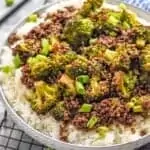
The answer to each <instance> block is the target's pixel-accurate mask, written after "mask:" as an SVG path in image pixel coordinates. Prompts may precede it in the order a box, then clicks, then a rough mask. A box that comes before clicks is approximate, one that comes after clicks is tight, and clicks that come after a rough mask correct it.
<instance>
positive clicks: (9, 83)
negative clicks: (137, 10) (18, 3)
mask: <svg viewBox="0 0 150 150" xmlns="http://www.w3.org/2000/svg"><path fill="white" fill-rule="evenodd" d="M82 2H83V0H82V1H81V0H80V2H79V0H70V1H69V2H67V3H66V2H63V3H61V4H59V6H58V5H57V6H52V8H50V9H48V10H46V12H49V11H51V12H53V11H55V10H57V9H60V6H61V7H64V6H69V5H71V4H74V5H76V6H77V7H79V5H81V3H82ZM104 7H109V8H112V9H119V8H118V7H117V6H114V5H110V4H105V5H104ZM43 16H44V15H43ZM139 20H140V22H141V23H143V24H145V25H147V24H149V25H150V23H148V22H146V21H145V20H143V19H139ZM42 21H43V19H41V20H39V21H38V22H37V23H26V24H25V25H23V26H22V27H20V28H19V29H18V30H17V33H18V34H19V35H24V34H27V33H28V32H29V31H30V30H31V29H32V28H33V27H35V26H37V25H38V24H39V23H40V22H42ZM1 61H2V64H4V65H5V64H11V63H12V54H11V50H10V49H9V48H8V47H5V49H4V53H3V56H2V58H1ZM21 76H22V73H21V71H20V69H18V70H16V72H15V77H6V76H5V75H4V74H3V73H2V72H0V80H1V81H4V84H3V88H4V89H7V90H5V94H6V96H7V98H8V100H9V102H10V104H11V105H12V107H13V108H14V110H15V111H16V112H17V113H18V114H19V115H20V116H21V117H22V118H23V119H24V121H25V122H27V123H28V124H30V125H31V126H33V127H34V128H35V129H37V130H39V131H41V132H43V133H45V134H47V135H49V136H52V137H54V138H59V122H57V121H56V120H55V119H54V118H53V117H51V116H50V114H46V115H37V114H36V113H35V112H34V111H33V110H32V109H31V107H30V104H29V103H28V101H27V100H26V99H25V94H27V93H28V92H29V90H28V89H27V88H26V87H25V86H24V85H23V84H22V83H21V81H20V78H21ZM8 89H9V90H8ZM137 122H138V123H137V125H136V126H135V127H136V132H135V133H134V134H133V133H132V132H131V130H130V129H129V128H125V127H123V126H120V128H122V131H123V132H122V134H121V133H119V131H118V128H116V127H115V126H114V127H112V128H113V130H112V131H110V132H108V133H107V136H106V137H105V138H104V139H100V138H99V136H98V134H97V133H96V131H89V132H84V131H81V130H77V129H75V128H74V127H73V126H72V125H70V126H69V127H68V130H69V136H68V141H69V142H70V143H73V144H78V145H84V146H90V145H95V146H97V145H99V146H105V145H113V144H116V143H126V142H130V141H135V140H137V139H139V138H141V136H140V131H141V130H142V129H147V131H148V132H150V118H149V119H147V120H144V119H143V118H142V117H138V118H137Z"/></svg>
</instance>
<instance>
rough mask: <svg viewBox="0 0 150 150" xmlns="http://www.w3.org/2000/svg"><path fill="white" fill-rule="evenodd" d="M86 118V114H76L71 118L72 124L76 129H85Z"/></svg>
mask: <svg viewBox="0 0 150 150" xmlns="http://www.w3.org/2000/svg"><path fill="white" fill-rule="evenodd" d="M88 120H89V116H87V114H77V115H76V116H75V117H74V119H73V120H72V124H73V125H74V126H75V127H76V128H78V129H86V128H87V123H88Z"/></svg>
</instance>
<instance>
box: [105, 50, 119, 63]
mask: <svg viewBox="0 0 150 150" xmlns="http://www.w3.org/2000/svg"><path fill="white" fill-rule="evenodd" d="M117 55H118V53H117V52H116V51H112V50H109V49H107V50H106V51H105V54H104V57H105V58H106V59H108V60H109V61H112V60H114V59H115V57H116V56H117Z"/></svg>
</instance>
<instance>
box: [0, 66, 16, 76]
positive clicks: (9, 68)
mask: <svg viewBox="0 0 150 150" xmlns="http://www.w3.org/2000/svg"><path fill="white" fill-rule="evenodd" d="M13 70H14V67H13V66H3V67H0V71H2V72H4V73H6V74H9V73H12V72H13Z"/></svg>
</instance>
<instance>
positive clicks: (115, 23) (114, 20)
mask: <svg viewBox="0 0 150 150" xmlns="http://www.w3.org/2000/svg"><path fill="white" fill-rule="evenodd" d="M108 23H109V24H112V25H113V26H116V25H117V24H118V23H119V20H118V19H117V18H116V17H114V16H110V17H109V18H108Z"/></svg>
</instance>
